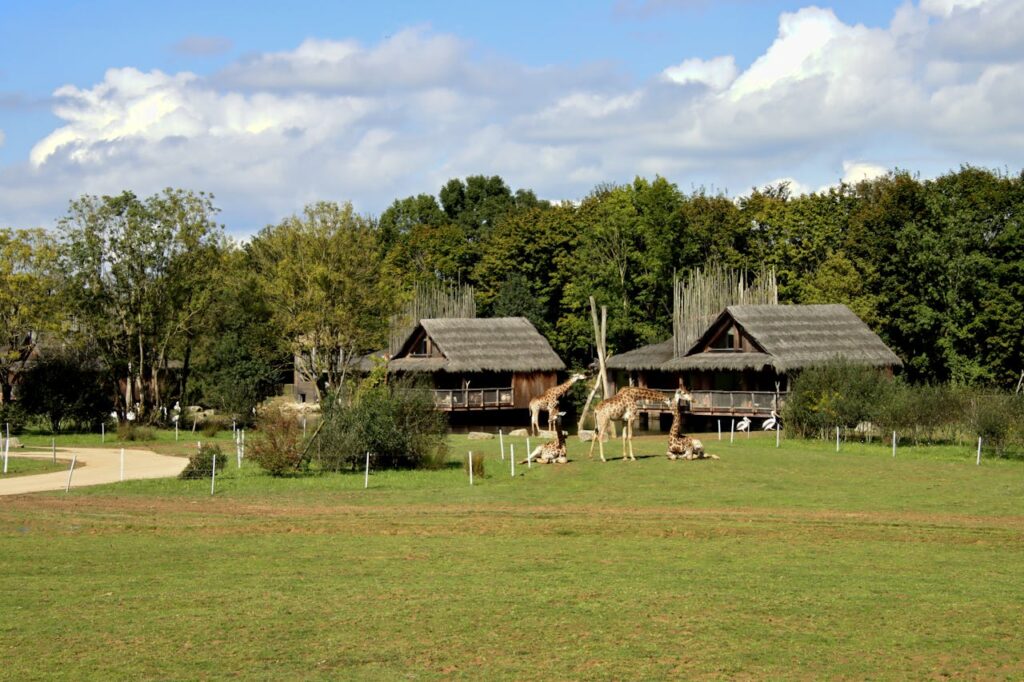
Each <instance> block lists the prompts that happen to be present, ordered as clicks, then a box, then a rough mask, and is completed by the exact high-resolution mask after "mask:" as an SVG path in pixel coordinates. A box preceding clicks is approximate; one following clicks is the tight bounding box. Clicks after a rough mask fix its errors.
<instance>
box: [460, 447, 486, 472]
mask: <svg viewBox="0 0 1024 682" xmlns="http://www.w3.org/2000/svg"><path fill="white" fill-rule="evenodd" d="M462 470H463V471H465V472H466V475H467V476H468V475H469V456H468V455H467V456H466V459H465V461H464V462H463V463H462ZM473 477H474V478H483V477H484V456H483V455H482V454H480V453H479V452H474V453H473Z"/></svg>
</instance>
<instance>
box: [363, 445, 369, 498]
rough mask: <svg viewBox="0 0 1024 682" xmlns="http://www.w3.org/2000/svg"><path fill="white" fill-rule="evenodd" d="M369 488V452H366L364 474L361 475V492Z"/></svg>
mask: <svg viewBox="0 0 1024 682" xmlns="http://www.w3.org/2000/svg"><path fill="white" fill-rule="evenodd" d="M369 487H370V451H369V450H367V451H366V473H365V474H364V475H363V490H366V489H367V488H369Z"/></svg>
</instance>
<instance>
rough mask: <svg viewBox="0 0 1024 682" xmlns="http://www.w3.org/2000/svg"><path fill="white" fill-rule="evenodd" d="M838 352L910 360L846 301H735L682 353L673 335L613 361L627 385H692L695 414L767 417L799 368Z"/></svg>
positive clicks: (871, 363) (886, 362)
mask: <svg viewBox="0 0 1024 682" xmlns="http://www.w3.org/2000/svg"><path fill="white" fill-rule="evenodd" d="M837 358H842V359H844V360H845V361H847V362H852V363H855V364H858V365H863V366H865V367H874V368H880V369H885V370H888V371H890V372H891V371H892V370H893V369H894V368H896V367H900V366H902V364H903V363H902V362H901V361H900V359H899V357H897V356H896V354H895V353H893V352H892V351H891V350H890V349H889V348H888V347H887V346H886V345H885V343H883V342H882V340H881V339H880V338H879V337H878V335H877V334H875V333H874V332H873V331H871V330H870V329H869V328H868V326H867V325H866V324H864V322H862V321H861V320H860V318H858V317H857V316H856V315H855V314H854V313H853V311H851V310H850V309H849V308H847V307H846V306H845V305H734V306H728V307H727V308H726V309H725V310H723V311H722V312H721V314H719V315H718V317H717V318H715V320H714V321H713V322H712V323H711V324H710V325H708V327H707V329H706V330H705V331H704V333H703V334H701V335H700V337H699V338H698V339H697V340H696V341H695V342H694V343H693V344H692V345H691V346H690V347H689V349H688V350H687V351H686V352H685V353H684V354H682V355H676V353H675V352H674V345H673V340H672V339H669V340H667V341H664V342H662V343H659V344H654V345H650V346H645V347H643V348H638V349H636V350H634V351H630V352H629V353H623V354H621V355H615V356H612V357H611V358H609V360H608V367H609V369H610V370H612V371H613V373H614V377H615V379H616V384H618V385H620V386H621V385H626V384H628V383H632V384H635V385H639V386H647V387H649V388H655V389H662V390H665V391H666V392H668V391H674V390H675V389H676V388H677V387H679V386H685V387H686V388H688V389H689V390H690V393H691V394H692V395H693V402H692V403H691V406H690V409H691V412H692V413H693V414H700V415H707V416H715V415H736V416H741V415H746V416H767V415H768V414H769V413H770V412H771V411H772V410H777V409H778V408H779V407H780V406H781V404H782V403H783V402H784V401H785V398H786V395H787V394H788V392H789V383H790V379H791V378H792V376H793V374H794V373H795V372H798V371H800V370H801V369H804V368H806V367H810V366H813V365H819V364H822V363H825V362H828V361H830V360H833V359H837Z"/></svg>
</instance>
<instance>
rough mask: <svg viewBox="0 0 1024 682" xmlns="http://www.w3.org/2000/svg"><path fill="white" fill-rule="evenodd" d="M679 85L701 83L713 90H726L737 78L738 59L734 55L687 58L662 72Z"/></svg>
mask: <svg viewBox="0 0 1024 682" xmlns="http://www.w3.org/2000/svg"><path fill="white" fill-rule="evenodd" d="M662 73H663V74H664V76H665V78H667V79H668V80H670V81H672V82H673V83H678V84H679V85H686V84H688V83H699V84H701V85H706V86H708V87H710V88H711V89H713V90H724V89H725V88H727V87H729V85H730V84H731V83H732V82H733V81H734V80H735V79H736V60H735V59H734V58H733V57H732V55H729V56H726V57H715V58H714V59H708V60H704V59H686V60H683V62H682V63H680V64H677V65H676V66H670V67H669V68H667V69H665V70H664V71H663V72H662Z"/></svg>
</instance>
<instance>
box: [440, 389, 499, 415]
mask: <svg viewBox="0 0 1024 682" xmlns="http://www.w3.org/2000/svg"><path fill="white" fill-rule="evenodd" d="M432 393H433V394H434V405H436V406H437V409H439V410H442V411H444V412H455V411H461V410H508V409H513V408H514V407H515V403H514V401H513V393H512V387H511V386H508V387H505V388H455V389H434V390H433V391H432Z"/></svg>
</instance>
